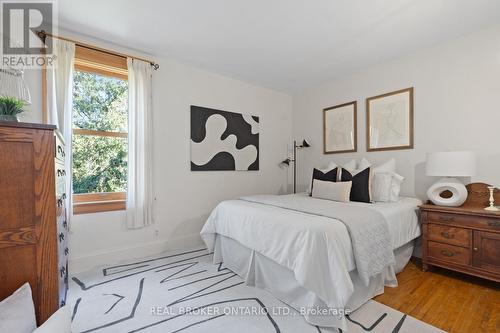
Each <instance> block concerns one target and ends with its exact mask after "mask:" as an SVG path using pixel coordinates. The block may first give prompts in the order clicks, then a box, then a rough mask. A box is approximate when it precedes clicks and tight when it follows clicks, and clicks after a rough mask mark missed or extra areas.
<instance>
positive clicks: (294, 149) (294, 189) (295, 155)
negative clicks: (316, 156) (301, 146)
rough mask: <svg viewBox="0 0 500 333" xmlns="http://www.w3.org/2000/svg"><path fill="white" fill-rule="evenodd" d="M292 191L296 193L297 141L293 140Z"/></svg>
mask: <svg viewBox="0 0 500 333" xmlns="http://www.w3.org/2000/svg"><path fill="white" fill-rule="evenodd" d="M293 193H294V194H295V193H297V141H295V140H293Z"/></svg>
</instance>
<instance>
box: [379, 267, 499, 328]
mask: <svg viewBox="0 0 500 333" xmlns="http://www.w3.org/2000/svg"><path fill="white" fill-rule="evenodd" d="M398 282H399V287H397V288H388V287H386V288H385V293H384V294H383V295H380V296H378V297H376V298H375V300H376V301H377V302H380V303H383V304H385V305H387V306H390V307H391V308H393V309H396V310H399V311H401V312H404V313H407V314H408V315H410V316H413V317H415V318H417V319H420V320H422V321H424V322H426V323H429V324H431V325H433V326H436V327H439V328H440V329H442V330H445V331H448V332H459V333H469V332H473V333H476V332H500V283H496V282H493V281H487V280H483V279H480V278H475V277H471V276H467V275H464V274H460V273H455V272H451V271H448V270H445V269H440V268H432V270H431V271H428V272H423V271H422V270H421V263H420V262H419V261H418V260H414V259H412V261H411V262H410V263H409V264H408V266H407V267H406V268H405V270H404V271H403V272H401V273H400V274H398Z"/></svg>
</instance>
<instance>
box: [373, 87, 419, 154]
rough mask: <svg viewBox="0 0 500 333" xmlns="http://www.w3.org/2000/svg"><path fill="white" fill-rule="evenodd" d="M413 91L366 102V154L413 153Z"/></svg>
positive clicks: (398, 92) (404, 91) (395, 92)
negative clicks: (410, 151) (403, 151)
mask: <svg viewBox="0 0 500 333" xmlns="http://www.w3.org/2000/svg"><path fill="white" fill-rule="evenodd" d="M413 111H414V110H413V87H410V88H406V89H401V90H397V91H393V92H390V93H386V94H382V95H378V96H373V97H369V98H367V99H366V150H367V151H368V152H372V151H384V150H400V149H413V135H414V130H413Z"/></svg>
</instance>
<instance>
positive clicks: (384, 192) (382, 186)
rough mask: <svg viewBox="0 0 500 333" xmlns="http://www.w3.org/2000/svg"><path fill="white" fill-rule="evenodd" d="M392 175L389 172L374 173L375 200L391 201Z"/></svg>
mask: <svg viewBox="0 0 500 333" xmlns="http://www.w3.org/2000/svg"><path fill="white" fill-rule="evenodd" d="M391 185H392V175H391V174H390V173H388V172H379V173H375V174H374V175H373V180H372V193H371V194H372V195H371V198H372V200H373V201H378V202H388V201H391Z"/></svg>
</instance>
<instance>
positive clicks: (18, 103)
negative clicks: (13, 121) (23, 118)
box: [0, 96, 24, 116]
mask: <svg viewBox="0 0 500 333" xmlns="http://www.w3.org/2000/svg"><path fill="white" fill-rule="evenodd" d="M23 108H24V102H23V101H22V100H20V99H17V98H14V97H7V96H0V115H6V116H15V115H18V114H20V113H22V112H23V111H24V110H23Z"/></svg>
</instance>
